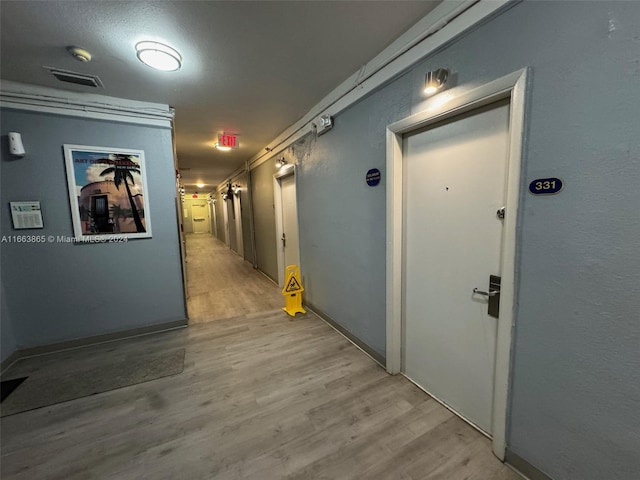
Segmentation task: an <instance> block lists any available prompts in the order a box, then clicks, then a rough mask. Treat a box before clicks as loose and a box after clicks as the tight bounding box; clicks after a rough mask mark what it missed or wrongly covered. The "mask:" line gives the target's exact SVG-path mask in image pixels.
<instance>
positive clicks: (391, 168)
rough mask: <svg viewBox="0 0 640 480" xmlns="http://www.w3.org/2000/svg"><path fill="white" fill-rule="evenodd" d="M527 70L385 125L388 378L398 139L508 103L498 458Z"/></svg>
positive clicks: (395, 326) (396, 286)
mask: <svg viewBox="0 0 640 480" xmlns="http://www.w3.org/2000/svg"><path fill="white" fill-rule="evenodd" d="M528 70H529V69H528V68H525V69H522V70H518V71H516V72H514V73H511V74H509V75H506V76H504V77H501V78H499V79H497V80H494V81H492V82H489V83H487V84H485V85H482V86H480V87H477V88H474V89H472V90H468V91H463V92H462V93H457V94H456V93H454V92H446V91H445V92H442V93H440V94H439V95H436V96H434V97H432V98H431V99H430V100H429V101H428V102H426V103H425V108H424V110H422V111H421V112H418V113H416V114H414V115H411V116H409V117H407V118H405V119H403V120H400V121H398V122H395V123H393V124H391V125H389V126H388V127H387V182H386V187H387V248H386V256H387V258H386V261H387V275H386V277H387V278H386V296H387V310H386V327H387V337H386V340H387V347H386V353H387V358H386V368H387V372H388V373H390V374H392V375H394V374H397V373H400V370H401V367H402V295H403V291H402V282H403V271H402V258H403V199H404V181H403V162H404V159H403V148H402V146H403V136H404V134H406V133H410V132H413V131H415V130H418V129H421V128H424V127H427V126H429V125H432V124H434V123H437V122H440V121H442V120H444V119H447V118H451V117H454V116H457V115H460V114H463V113H465V112H468V111H471V110H474V109H476V108H479V107H482V106H485V105H488V104H491V103H494V102H496V101H498V100H502V99H507V98H508V99H509V100H510V107H509V110H510V111H509V131H508V136H509V150H508V159H507V170H508V172H507V185H506V188H507V198H506V205H505V206H506V215H505V219H504V230H503V237H502V240H503V241H502V252H501V257H502V288H501V291H500V313H501V318H500V321H499V322H498V332H497V339H496V358H495V362H496V365H495V380H494V395H493V408H492V435H493V440H492V441H493V452H494V454H495V455H496V456H497V457H498V458H500V459H501V460H504V456H505V450H506V428H507V402H508V393H509V392H508V388H509V379H510V366H511V365H510V364H511V361H510V360H511V344H512V334H513V328H514V325H515V315H514V305H515V304H514V299H515V293H516V285H515V281H516V275H515V273H516V272H515V258H516V249H517V245H516V227H517V219H518V201H519V195H520V172H521V163H522V157H523V153H522V149H523V146H524V133H525V102H526V87H527V76H528Z"/></svg>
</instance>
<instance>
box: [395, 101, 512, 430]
mask: <svg viewBox="0 0 640 480" xmlns="http://www.w3.org/2000/svg"><path fill="white" fill-rule="evenodd" d="M508 125H509V103H508V101H506V100H505V101H501V102H497V103H495V104H492V105H489V106H485V107H482V108H480V109H477V110H474V111H471V112H469V113H466V114H464V115H461V116H459V117H454V118H452V119H449V120H446V121H444V122H442V123H440V124H435V125H433V126H430V127H428V128H427V129H422V130H419V131H417V132H415V133H414V132H412V133H409V134H407V135H405V138H404V141H403V158H404V159H405V168H404V180H403V181H404V192H405V199H404V213H403V215H404V225H405V227H404V228H405V230H404V244H405V247H404V258H403V282H404V288H403V298H402V301H403V306H402V308H403V329H402V341H403V349H402V363H403V367H402V368H403V372H404V374H405V375H406V376H407V377H408V378H410V379H411V380H412V381H413V382H415V383H416V384H418V385H419V386H420V387H422V388H423V389H424V390H426V391H427V392H428V393H430V394H431V395H432V396H434V397H436V398H437V399H439V400H440V401H442V402H444V403H445V404H447V405H448V406H450V407H451V408H452V409H453V410H455V411H456V412H458V413H459V414H460V415H461V416H463V417H464V418H466V419H467V420H468V421H470V422H471V423H472V424H474V425H476V426H477V427H479V428H480V429H481V430H483V431H484V432H486V433H487V434H489V435H490V434H491V420H492V419H491V416H492V406H493V388H494V368H495V350H496V336H497V322H498V321H499V320H498V319H497V318H495V317H494V316H492V315H490V314H489V313H490V312H489V310H490V308H491V309H494V308H495V306H496V305H498V306H499V294H494V293H492V292H497V291H498V290H499V287H494V286H490V285H489V279H490V275H495V276H497V277H499V276H500V273H501V249H502V236H503V220H502V218H501V217H503V214H504V210H503V209H502V208H503V206H504V205H505V201H506V178H507V160H508ZM501 209H502V210H501ZM494 280H498V279H494ZM474 289H476V290H475V292H474ZM487 293H489V295H487ZM492 295H493V296H492ZM490 302H491V305H489V303H490ZM491 313H493V314H495V312H493V311H492V312H491Z"/></svg>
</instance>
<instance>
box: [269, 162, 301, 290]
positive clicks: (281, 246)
mask: <svg viewBox="0 0 640 480" xmlns="http://www.w3.org/2000/svg"><path fill="white" fill-rule="evenodd" d="M275 195H276V222H277V223H278V225H277V226H278V228H277V229H276V232H277V233H276V234H277V235H278V239H277V242H278V270H279V272H278V280H279V282H278V283H279V284H280V286H283V282H284V271H285V269H286V267H288V266H289V265H298V266H300V247H299V240H298V205H297V198H296V178H295V174H294V173H293V172H291V174H286V175H284V176H279V177H277V178H276V190H275Z"/></svg>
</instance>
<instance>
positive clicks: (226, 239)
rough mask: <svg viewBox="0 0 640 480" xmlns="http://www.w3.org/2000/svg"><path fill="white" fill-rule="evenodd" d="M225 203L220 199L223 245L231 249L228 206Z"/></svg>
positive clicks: (225, 201)
mask: <svg viewBox="0 0 640 480" xmlns="http://www.w3.org/2000/svg"><path fill="white" fill-rule="evenodd" d="M227 201H228V200H225V199H222V217H223V219H222V221H223V223H222V226H223V227H224V244H225V245H226V246H227V247H229V248H231V239H230V234H229V205H227Z"/></svg>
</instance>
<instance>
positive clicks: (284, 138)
mask: <svg viewBox="0 0 640 480" xmlns="http://www.w3.org/2000/svg"><path fill="white" fill-rule="evenodd" d="M519 1H521V0H457V1H446V2H443V3H441V4H440V5H439V6H438V7H436V8H435V9H434V10H432V11H431V12H430V13H429V14H427V15H426V16H425V17H423V18H422V19H421V20H420V21H418V23H416V24H415V25H414V26H413V27H411V28H410V29H409V30H407V31H406V32H405V33H404V34H403V35H401V36H400V37H399V38H398V39H396V40H395V41H394V42H393V43H392V44H391V45H389V46H388V47H387V48H385V49H384V50H383V51H382V52H381V53H380V54H378V55H377V56H376V57H374V58H373V59H372V60H371V61H370V62H368V63H367V64H366V65H365V66H364V67H363V68H361V69H359V70H358V71H357V72H356V73H354V74H353V75H351V76H350V77H349V78H348V79H347V80H345V81H344V82H343V83H341V84H340V85H339V86H338V87H336V88H335V89H334V90H333V91H332V92H331V93H329V94H328V95H327V96H325V97H324V98H323V99H322V100H321V101H320V102H318V103H317V104H316V105H315V106H314V107H312V108H311V109H310V110H309V112H308V113H307V114H306V115H304V116H303V117H302V118H301V119H300V120H298V121H297V122H296V123H294V124H292V125H291V126H290V127H289V128H287V129H286V130H285V131H283V132H282V133H281V134H280V135H278V136H277V137H276V138H275V139H274V140H272V141H271V142H270V143H269V144H268V145H267V146H266V147H265V149H264V150H265V151H261V152H259V153H258V154H256V155H254V156H253V157H252V158H250V159H249V161H248V164H249V169H250V170H252V169H254V168H256V167H258V166H259V165H261V164H262V163H264V162H266V161H268V160H269V159H270V158H271V157H272V156H273V155H274V154H276V153H277V152H281V151H283V150H284V149H286V148H287V147H288V146H289V145H291V144H293V143H295V142H296V141H298V140H299V139H300V138H302V137H303V136H305V135H308V134H309V133H310V131H313V130H314V129H315V125H314V121H315V120H316V119H317V118H318V117H320V116H321V115H331V116H334V115H337V114H338V113H340V112H342V111H343V110H345V109H347V108H348V107H349V106H351V105H353V104H354V103H356V102H357V101H359V100H360V99H361V98H363V97H364V96H366V95H368V94H369V93H371V92H373V91H374V90H375V89H377V88H379V87H380V86H382V85H384V84H385V83H387V82H389V81H390V80H392V79H393V78H395V77H397V76H398V75H400V74H401V73H403V72H405V71H407V70H408V69H410V68H411V67H412V66H413V65H415V64H416V63H417V62H419V61H420V60H422V59H424V58H425V57H427V56H428V55H429V54H431V53H433V52H435V51H436V50H438V49H439V48H441V47H443V46H444V45H445V44H447V43H449V42H451V41H453V40H454V39H455V38H457V37H458V36H459V35H461V34H462V33H464V32H465V31H467V30H468V29H470V28H471V27H473V26H474V25H476V24H478V23H480V22H481V21H483V20H486V19H487V18H490V17H492V16H494V15H496V14H498V13H499V12H500V11H501V10H502V9H504V8H505V6H507V5H508V6H511V5H514V4H516V3H519Z"/></svg>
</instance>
